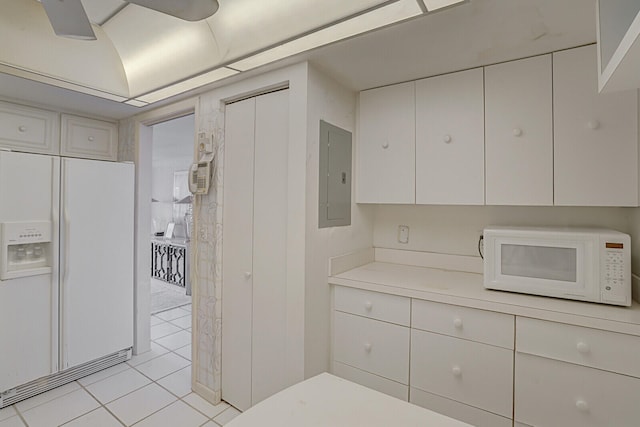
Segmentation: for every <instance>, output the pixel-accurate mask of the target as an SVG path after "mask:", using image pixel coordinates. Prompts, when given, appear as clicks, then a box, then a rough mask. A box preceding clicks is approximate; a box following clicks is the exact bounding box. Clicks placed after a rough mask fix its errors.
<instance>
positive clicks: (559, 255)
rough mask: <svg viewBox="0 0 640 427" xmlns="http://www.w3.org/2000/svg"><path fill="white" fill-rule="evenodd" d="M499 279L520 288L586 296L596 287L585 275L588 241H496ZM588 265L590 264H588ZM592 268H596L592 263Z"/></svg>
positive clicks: (503, 284)
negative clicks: (588, 281)
mask: <svg viewBox="0 0 640 427" xmlns="http://www.w3.org/2000/svg"><path fill="white" fill-rule="evenodd" d="M497 243H498V244H497V245H496V246H495V248H496V250H497V251H499V253H496V257H495V258H494V259H495V260H496V263H497V264H498V265H496V272H497V273H498V274H497V275H496V279H497V280H496V282H497V284H498V286H500V288H503V289H512V290H515V291H518V292H525V293H532V294H540V295H549V296H557V297H572V298H578V299H585V298H587V297H589V296H590V295H591V291H590V289H591V288H592V287H593V286H591V284H590V283H587V278H586V277H585V274H584V272H585V270H586V269H585V265H584V263H585V260H586V259H590V258H589V257H588V256H585V255H587V254H586V252H589V251H590V250H591V249H590V248H588V246H589V243H587V242H580V241H578V242H569V241H567V242H552V243H550V242H549V241H545V242H539V243H535V242H531V243H522V241H518V242H509V241H508V240H507V239H505V240H504V241H500V242H497ZM587 267H589V266H587ZM589 268H593V266H592V267H589ZM596 268H597V267H596Z"/></svg>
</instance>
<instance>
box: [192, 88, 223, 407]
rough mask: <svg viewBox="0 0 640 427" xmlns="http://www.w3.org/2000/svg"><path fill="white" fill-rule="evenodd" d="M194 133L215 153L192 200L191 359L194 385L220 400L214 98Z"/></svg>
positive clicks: (218, 126)
mask: <svg viewBox="0 0 640 427" xmlns="http://www.w3.org/2000/svg"><path fill="white" fill-rule="evenodd" d="M196 121H197V123H196V129H197V132H206V133H207V134H208V135H212V137H213V142H214V147H215V150H216V157H215V164H216V166H215V169H214V181H213V185H212V187H211V189H210V190H209V194H207V195H205V196H198V197H196V201H195V209H194V230H195V236H193V238H192V239H194V240H195V241H194V242H193V248H194V251H193V258H192V259H193V260H194V265H195V266H196V269H195V271H194V274H193V276H192V278H193V279H192V280H193V285H194V286H197V292H196V293H195V294H194V295H195V296H196V298H197V301H194V313H197V325H196V331H197V334H198V336H197V340H198V345H197V349H198V354H197V355H196V358H195V360H194V361H195V363H196V366H195V369H194V373H195V375H196V382H198V383H200V384H202V385H203V386H205V387H206V388H208V389H209V390H211V391H213V392H214V394H215V400H216V402H217V401H219V400H220V396H221V393H220V359H221V349H220V337H221V325H222V319H221V313H222V304H221V294H222V275H221V272H222V177H223V170H222V165H223V156H224V109H223V108H222V107H221V105H220V101H219V99H217V98H214V97H211V96H206V95H205V96H202V97H201V98H200V108H199V114H197V117H196Z"/></svg>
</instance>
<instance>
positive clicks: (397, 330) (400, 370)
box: [333, 311, 409, 384]
mask: <svg viewBox="0 0 640 427" xmlns="http://www.w3.org/2000/svg"><path fill="white" fill-rule="evenodd" d="M333 351H334V357H333V358H334V360H336V361H338V362H342V363H344V364H346V365H350V366H353V367H355V368H359V369H362V370H364V371H367V372H370V373H372V374H376V375H380V376H381V377H384V378H387V379H390V380H393V381H396V382H399V383H402V384H408V381H409V328H405V327H403V326H398V325H392V324H391V323H386V322H380V321H378V320H372V319H367V318H364V317H360V316H354V315H352V314H346V313H342V312H339V311H336V312H334V347H333Z"/></svg>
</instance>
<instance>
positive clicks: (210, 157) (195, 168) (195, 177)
mask: <svg viewBox="0 0 640 427" xmlns="http://www.w3.org/2000/svg"><path fill="white" fill-rule="evenodd" d="M198 152H199V155H200V160H198V161H197V162H196V163H194V164H192V165H191V167H190V168H189V191H190V192H191V193H192V194H207V193H208V192H209V186H210V185H211V179H212V176H213V165H214V164H213V161H214V154H213V144H212V142H211V140H210V139H209V138H208V137H207V135H206V133H204V132H200V133H199V134H198Z"/></svg>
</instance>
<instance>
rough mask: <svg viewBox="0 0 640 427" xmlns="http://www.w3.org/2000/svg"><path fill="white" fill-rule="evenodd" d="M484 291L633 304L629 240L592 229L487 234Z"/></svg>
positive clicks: (514, 229)
mask: <svg viewBox="0 0 640 427" xmlns="http://www.w3.org/2000/svg"><path fill="white" fill-rule="evenodd" d="M483 235H484V286H485V288H488V289H497V290H502V291H512V292H522V293H527V294H534V295H545V296H551V297H557V298H566V299H575V300H582V301H592V302H599V303H605V304H614V305H624V306H629V305H631V238H630V237H629V235H628V234H624V233H620V232H618V231H614V230H606V229H589V228H575V229H573V228H519V227H488V228H485V229H484V233H483Z"/></svg>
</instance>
